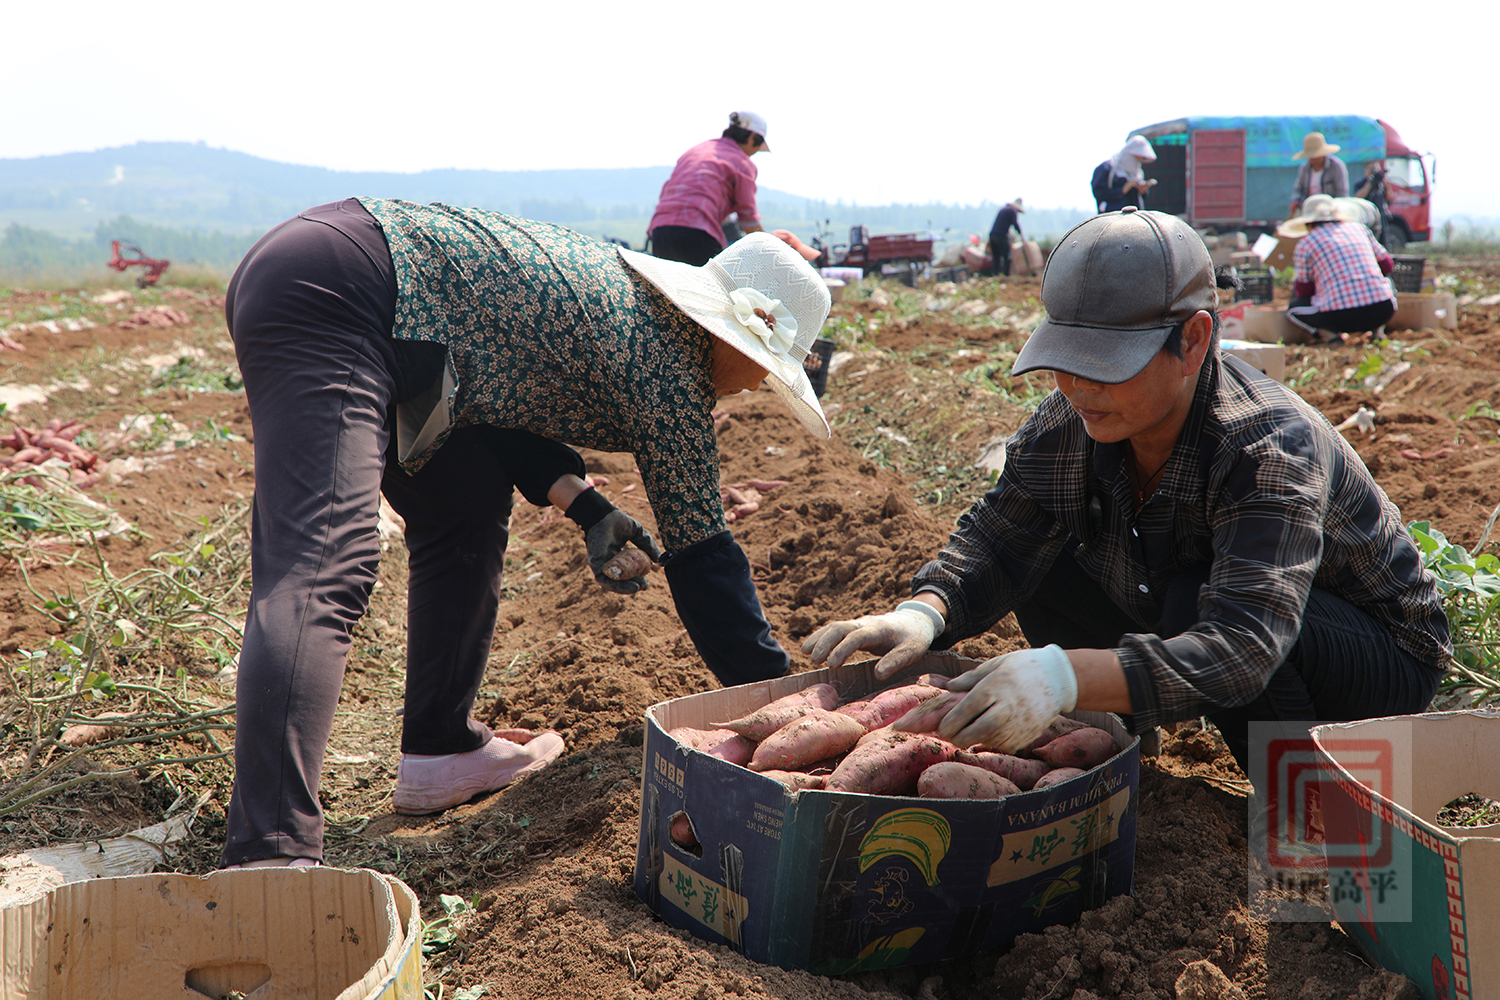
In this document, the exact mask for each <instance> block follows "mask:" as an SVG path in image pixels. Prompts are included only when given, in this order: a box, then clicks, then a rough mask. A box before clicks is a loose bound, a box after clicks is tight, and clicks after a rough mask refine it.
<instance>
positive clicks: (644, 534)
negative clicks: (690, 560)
mask: <svg viewBox="0 0 1500 1000" xmlns="http://www.w3.org/2000/svg"><path fill="white" fill-rule="evenodd" d="M565 513H566V516H567V517H568V518H569V519H570V520H572V521H575V522H576V523H577V524H578V526H579V527H580V528H582V529H583V542H584V545H585V546H586V547H587V548H588V555H589V569H591V570H593V571H594V579H595V580H598V581H599V585H600V586H601V587H603V588H604V589H605V590H608V591H612V592H614V593H616V594H634V593H635V592H636V591H638V590H645V589H646V588H647V587H649V586H651V583H650V581H648V580H647V579H646V576H645V573H644V572H641V573H640V574H639V575H635V576H629V577H625V578H623V579H618V580H617V579H614V578H613V577H612V576H611V575H610V574H609V573H607V572H606V570H607V569H608V568H610V567H608V566H606V564H607V563H610V562H611V561H612V560H614V559H615V557H617V556H619V555H620V553H621V552H624V551H626V546H627V545H630V544H632V543H633V544H634V545H635V547H636V548H637V549H639V550H640V551H641V552H643V553H645V554H646V555H647V556H649V557H650V559H651V562H653V563H656V562H660V561H661V549H660V548H659V547H658V546H657V544H656V539H654V538H652V537H651V533H650V532H649V531H647V530H646V529H645V528H643V527H641V523H640V522H639V521H637V520H636V519H635V518H633V517H631V516H630V515H629V514H627V513H625V512H624V511H623V510H621V509H620V508H618V507H616V506H615V505H614V504H612V503H610V502H609V501H608V500H606V499H604V497H602V496H600V495H599V492H598V491H597V490H594V489H587V490H585V491H583V492H582V493H580V494H578V496H577V497H576V498H575V499H574V500H573V502H572V503H571V504H569V505H568V509H567V511H566V512H565ZM615 565H616V566H619V565H620V563H618V562H617V563H615Z"/></svg>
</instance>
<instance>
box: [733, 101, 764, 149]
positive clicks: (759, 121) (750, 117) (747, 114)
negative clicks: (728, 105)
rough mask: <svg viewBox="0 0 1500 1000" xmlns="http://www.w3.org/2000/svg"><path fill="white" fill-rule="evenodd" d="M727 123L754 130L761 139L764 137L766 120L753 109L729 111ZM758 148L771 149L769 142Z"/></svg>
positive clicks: (750, 130)
mask: <svg viewBox="0 0 1500 1000" xmlns="http://www.w3.org/2000/svg"><path fill="white" fill-rule="evenodd" d="M729 124H731V125H738V126H739V127H740V128H742V129H745V130H746V131H749V132H755V133H757V134H759V135H760V137H761V138H762V139H764V138H766V120H765V118H763V117H761V116H760V115H758V114H756V113H755V112H754V111H731V112H729ZM760 148H761V149H764V150H765V151H766V152H768V153H769V152H770V151H771V144H770V143H765V144H763V145H762V146H761V147H760Z"/></svg>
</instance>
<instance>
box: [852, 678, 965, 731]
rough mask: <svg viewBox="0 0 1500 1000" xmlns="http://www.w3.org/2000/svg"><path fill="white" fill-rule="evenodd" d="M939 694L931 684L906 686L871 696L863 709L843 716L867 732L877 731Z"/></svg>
mask: <svg viewBox="0 0 1500 1000" xmlns="http://www.w3.org/2000/svg"><path fill="white" fill-rule="evenodd" d="M941 694H943V689H942V688H939V687H934V686H932V685H931V684H906V685H903V686H902V687H895V688H887V689H886V690H884V691H881V692H879V693H877V694H872V695H871V696H870V698H869V701H868V704H867V705H866V706H865V707H864V708H861V709H857V710H855V711H852V712H848V711H846V712H845V713H844V714H846V715H850V716H852V717H853V718H856V719H858V720H859V721H860V722H861V723H863V724H864V727H865V729H867V730H870V729H879V728H880V727H881V726H884V725H886V724H887V723H891V722H894V721H896V720H897V719H899V718H901V717H902V716H903V715H906V714H907V713H908V712H910V711H912V710H914V709H916V708H917V707H919V706H921V705H923V704H925V703H926V702H928V701H931V700H932V699H934V698H936V697H938V696H939V695H941ZM844 708H845V709H847V708H849V706H847V705H846V706H844Z"/></svg>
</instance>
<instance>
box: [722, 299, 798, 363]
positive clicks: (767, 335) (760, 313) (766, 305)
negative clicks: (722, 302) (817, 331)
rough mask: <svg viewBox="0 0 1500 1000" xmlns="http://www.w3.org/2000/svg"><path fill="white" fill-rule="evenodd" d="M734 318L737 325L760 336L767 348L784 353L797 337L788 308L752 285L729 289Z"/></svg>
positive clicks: (777, 355)
mask: <svg viewBox="0 0 1500 1000" xmlns="http://www.w3.org/2000/svg"><path fill="white" fill-rule="evenodd" d="M729 301H730V303H731V304H732V305H733V306H734V318H735V319H736V320H738V321H739V324H740V326H743V327H744V328H745V329H746V330H748V331H750V332H751V333H753V334H755V336H757V337H759V338H760V339H761V341H762V342H764V343H765V345H766V350H768V351H770V352H771V353H772V354H773V355H775V356H776V357H783V356H785V355H786V354H787V352H788V351H790V350H791V347H792V344H793V343H794V342H795V341H796V339H797V317H795V316H793V315H792V312H791V310H790V309H788V308H787V307H786V306H784V305H782V304H781V300H780V299H773V298H770V297H769V296H767V295H765V294H763V293H761V292H758V291H756V290H755V289H753V288H736V289H735V290H734V291H732V292H730V293H729Z"/></svg>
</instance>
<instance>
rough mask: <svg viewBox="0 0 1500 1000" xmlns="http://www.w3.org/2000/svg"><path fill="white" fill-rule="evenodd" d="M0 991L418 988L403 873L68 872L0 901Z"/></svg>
mask: <svg viewBox="0 0 1500 1000" xmlns="http://www.w3.org/2000/svg"><path fill="white" fill-rule="evenodd" d="M0 947H3V949H4V952H3V954H4V958H3V967H0V970H3V971H0V1000H21V998H25V1000H82V998H94V997H118V998H121V1000H135V998H142V1000H144V998H148V997H149V998H156V997H183V998H193V997H197V998H203V997H211V998H213V1000H221V998H223V997H226V996H236V997H238V996H243V997H245V998H246V1000H421V997H422V920H421V915H420V913H419V912H418V910H417V900H416V897H415V896H414V895H413V894H412V891H411V890H410V889H409V888H407V887H406V886H405V885H404V884H403V883H401V882H400V881H398V880H397V879H394V878H392V877H390V876H387V875H382V874H380V873H379V872H374V871H367V870H349V869H342V868H323V867H318V868H249V869H244V870H240V871H222V872H215V873H214V874H212V875H207V876H196V875H178V874H157V875H132V876H128V877H125V878H99V879H92V880H89V881H83V882H70V883H68V884H66V885H62V886H59V887H57V888H56V889H53V890H51V891H50V892H47V893H45V894H43V895H40V896H34V897H32V898H30V899H27V900H22V901H21V902H19V903H16V904H14V905H12V906H8V907H6V908H5V909H3V910H0Z"/></svg>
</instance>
